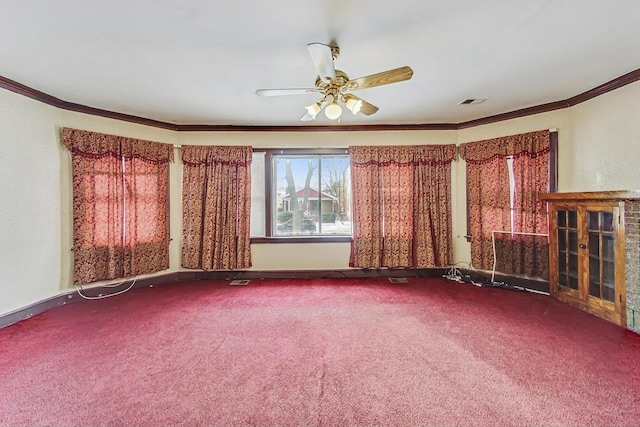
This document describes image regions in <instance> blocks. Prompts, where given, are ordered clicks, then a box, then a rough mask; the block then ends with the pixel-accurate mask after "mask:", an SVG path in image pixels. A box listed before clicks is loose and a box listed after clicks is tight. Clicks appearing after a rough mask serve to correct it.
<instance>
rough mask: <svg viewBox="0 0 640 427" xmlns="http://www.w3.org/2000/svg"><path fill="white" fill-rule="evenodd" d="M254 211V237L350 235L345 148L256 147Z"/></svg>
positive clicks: (347, 168) (253, 165)
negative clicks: (282, 148)
mask: <svg viewBox="0 0 640 427" xmlns="http://www.w3.org/2000/svg"><path fill="white" fill-rule="evenodd" d="M261 177H264V178H263V179H261ZM251 211H252V213H251V216H252V223H251V236H252V238H254V240H255V238H260V237H265V238H274V237H276V238H296V239H298V241H300V239H301V238H305V237H308V238H312V239H313V240H322V239H323V238H324V239H325V240H326V239H327V238H331V237H342V238H345V237H350V236H351V230H352V226H351V174H350V165H349V155H348V152H347V150H345V149H340V150H267V151H262V152H260V151H256V152H254V162H253V164H252V204H251Z"/></svg>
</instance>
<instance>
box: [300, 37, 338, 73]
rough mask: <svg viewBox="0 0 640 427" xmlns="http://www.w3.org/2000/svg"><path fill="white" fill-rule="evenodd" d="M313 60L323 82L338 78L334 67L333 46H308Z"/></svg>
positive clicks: (314, 44)
mask: <svg viewBox="0 0 640 427" xmlns="http://www.w3.org/2000/svg"><path fill="white" fill-rule="evenodd" d="M307 49H308V50H309V54H310V55H311V59H312V60H313V63H314V64H315V66H316V69H317V70H318V75H319V76H320V78H321V79H322V80H323V81H330V80H332V79H335V78H336V69H335V67H334V65H333V54H332V53H331V46H328V45H326V44H322V43H309V44H308V45H307Z"/></svg>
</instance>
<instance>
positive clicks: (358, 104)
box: [345, 98, 362, 116]
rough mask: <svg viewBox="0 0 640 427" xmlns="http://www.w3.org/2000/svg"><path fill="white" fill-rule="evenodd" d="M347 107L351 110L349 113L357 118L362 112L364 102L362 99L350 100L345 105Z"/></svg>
mask: <svg viewBox="0 0 640 427" xmlns="http://www.w3.org/2000/svg"><path fill="white" fill-rule="evenodd" d="M345 105H346V106H347V108H348V109H349V111H351V112H352V113H353V115H354V116H355V115H356V114H358V113H359V112H360V109H361V108H362V100H361V99H358V100H356V99H353V98H349V99H348V100H347V102H346V103H345Z"/></svg>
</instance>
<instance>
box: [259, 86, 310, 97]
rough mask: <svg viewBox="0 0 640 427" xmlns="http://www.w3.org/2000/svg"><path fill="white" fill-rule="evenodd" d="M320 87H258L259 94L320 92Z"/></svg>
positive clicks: (280, 94) (277, 94) (278, 94)
mask: <svg viewBox="0 0 640 427" xmlns="http://www.w3.org/2000/svg"><path fill="white" fill-rule="evenodd" d="M318 92H319V90H318V88H315V87H313V88H302V89H258V90H256V95H258V96H283V95H304V94H307V93H318Z"/></svg>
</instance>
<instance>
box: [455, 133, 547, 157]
mask: <svg viewBox="0 0 640 427" xmlns="http://www.w3.org/2000/svg"><path fill="white" fill-rule="evenodd" d="M549 150H550V148H549V130H541V131H536V132H529V133H521V134H518V135H511V136H505V137H502V138H494V139H486V140H483V141H475V142H469V143H466V144H462V145H461V146H460V154H461V156H462V158H463V159H464V160H466V162H467V163H473V164H481V163H487V162H490V161H491V160H493V159H495V158H497V157H508V156H513V157H519V156H522V155H526V156H527V157H530V158H535V157H538V156H541V155H546V154H547V153H549Z"/></svg>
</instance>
